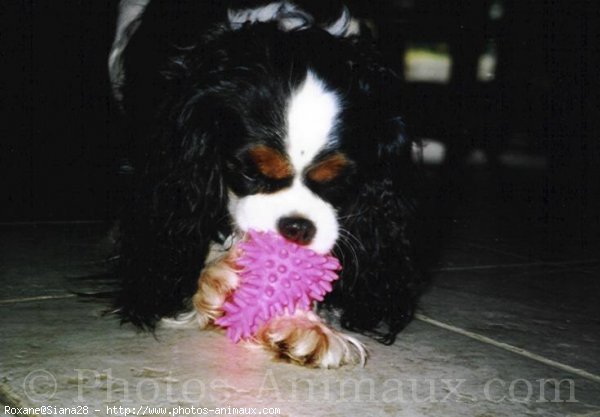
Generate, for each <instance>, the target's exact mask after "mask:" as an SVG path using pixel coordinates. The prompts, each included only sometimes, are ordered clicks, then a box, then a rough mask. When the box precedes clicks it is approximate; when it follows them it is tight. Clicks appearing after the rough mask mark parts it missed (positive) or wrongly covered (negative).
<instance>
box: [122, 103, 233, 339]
mask: <svg viewBox="0 0 600 417" xmlns="http://www.w3.org/2000/svg"><path fill="white" fill-rule="evenodd" d="M203 102H204V100H203V99H191V100H189V101H188V102H187V103H184V104H179V103H171V104H173V106H170V107H169V108H170V109H173V110H172V111H170V114H168V115H165V116H164V118H163V119H162V120H161V122H160V125H159V126H157V131H158V133H157V134H156V135H155V136H154V137H152V138H149V140H148V143H147V151H146V152H145V156H144V157H142V158H138V165H139V166H138V167H137V171H138V173H137V178H136V184H135V186H134V191H133V195H132V197H131V201H130V204H129V205H128V207H127V209H126V210H125V212H124V215H123V216H122V220H121V225H120V228H121V251H120V252H121V254H120V256H121V259H120V270H119V274H120V276H121V291H120V293H119V295H118V298H117V300H116V304H117V308H118V310H119V312H120V314H121V317H122V318H123V320H124V321H130V322H133V323H134V324H136V325H138V326H140V327H149V328H153V327H154V325H155V323H156V321H157V320H158V319H160V318H161V317H164V316H172V315H174V314H176V313H178V312H181V311H182V310H184V309H185V308H186V305H185V300H186V299H189V297H191V296H192V295H193V294H194V292H195V291H196V286H197V280H198V276H199V273H200V271H201V270H202V267H203V263H204V259H205V257H206V254H207V251H208V248H209V245H210V242H211V241H218V240H219V239H220V238H222V236H223V235H226V234H227V233H228V231H227V228H228V227H229V226H228V224H227V214H226V204H227V195H226V190H225V187H224V184H223V182H222V172H221V166H222V164H221V155H219V151H218V146H217V141H218V137H217V134H216V132H217V131H218V127H219V126H218V125H217V124H218V119H217V118H216V117H215V115H214V114H213V113H212V112H210V111H209V109H210V108H212V107H211V106H209V105H208V104H207V105H203Z"/></svg>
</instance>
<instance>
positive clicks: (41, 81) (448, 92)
mask: <svg viewBox="0 0 600 417" xmlns="http://www.w3.org/2000/svg"><path fill="white" fill-rule="evenodd" d="M496 3H497V4H500V6H501V8H502V10H503V13H502V17H501V18H499V19H495V20H494V19H491V18H490V14H489V10H490V7H492V6H493V5H494V4H496ZM597 3H598V2H596V1H593V0H590V1H577V0H572V1H549V0H543V1H542V0H503V1H502V0H499V1H495V2H494V1H488V0H477V1H476V0H468V1H447V0H437V1H434V0H399V1H388V2H376V1H372V2H367V3H364V4H363V5H362V6H361V5H359V7H357V8H356V12H357V13H358V14H362V15H364V16H368V17H370V18H372V20H373V21H374V22H375V23H376V27H377V31H378V35H379V37H378V39H379V42H380V44H381V48H382V49H383V51H384V52H385V55H386V56H387V57H388V59H389V60H390V61H391V62H393V63H394V64H395V65H396V66H397V67H398V71H399V73H400V74H402V72H403V71H402V66H403V58H402V57H403V54H404V52H405V51H406V49H407V47H408V45H410V44H411V43H414V42H442V43H444V44H446V45H447V46H448V48H449V54H450V55H451V56H452V60H453V67H452V76H451V79H450V81H449V82H448V83H446V84H439V83H409V82H407V83H406V85H405V90H404V93H403V98H402V99H403V109H402V110H403V113H404V114H405V117H406V120H407V125H408V128H409V131H410V133H411V135H412V136H413V137H415V138H419V137H423V136H426V137H430V138H437V139H439V140H441V141H442V142H444V143H446V144H447V145H448V152H449V153H448V158H447V161H446V164H445V165H444V166H443V167H441V168H440V170H438V171H437V173H438V174H440V173H441V175H439V176H438V177H437V178H438V179H439V180H441V181H442V182H440V183H438V185H437V186H436V187H433V189H434V190H435V192H436V193H442V194H443V193H447V194H449V193H452V194H455V193H457V194H458V195H462V194H461V193H462V192H463V191H464V190H463V188H464V187H466V185H465V184H466V182H465V178H469V177H470V176H472V172H471V171H469V169H470V168H468V167H466V166H465V164H464V158H465V156H466V155H467V154H468V153H469V151H470V150H471V149H473V148H482V149H485V150H486V152H487V153H488V156H489V158H488V164H487V165H486V167H485V168H483V169H484V170H485V171H486V175H487V177H488V178H492V181H491V182H488V183H487V184H488V185H487V186H488V187H498V188H499V189H501V191H502V193H503V194H502V193H501V196H502V195H503V196H504V197H501V198H504V199H509V200H510V199H512V200H513V201H514V200H519V201H526V200H527V201H528V200H532V199H533V200H535V204H536V208H537V210H539V216H540V218H543V219H545V220H544V221H546V222H548V223H549V224H550V223H552V222H553V221H555V222H560V221H563V220H564V219H565V218H570V219H577V222H578V225H579V226H578V227H579V228H580V229H581V231H582V233H583V234H588V235H589V234H590V233H595V232H594V230H596V229H595V226H596V225H597V224H598V214H597V213H598V196H599V195H600V185H599V184H600V168H599V165H600V157H599V155H600V151H599V149H600V145H599V139H598V138H599V132H600V127H599V126H600V110H599V109H600V105H599V96H600V94H599V93H600V85H599V79H600V77H598V73H597V72H598V67H599V64H600V62H599V56H600V51H599V45H600V35H599V29H598V27H599V26H600V25H598V23H597V22H600V7H599V6H598V4H597ZM116 5H117V1H115V0H110V1H90V0H80V1H75V0H68V1H61V0H30V1H5V2H2V5H0V10H1V13H2V31H1V35H0V42H1V45H0V56H1V62H2V64H1V65H2V76H1V81H0V83H1V84H0V90H1V94H0V100H1V107H0V114H1V115H2V124H1V140H0V195H1V196H2V197H1V201H0V203H1V204H0V221H20V220H74V219H86V220H88V219H98V220H108V219H112V218H114V217H115V215H116V213H117V211H118V206H119V199H120V197H118V196H119V195H120V193H119V192H117V190H119V189H120V184H121V183H122V178H121V177H120V176H119V174H118V167H119V164H120V161H122V159H123V158H124V157H126V154H125V151H124V148H125V147H124V146H123V143H124V141H126V138H123V137H121V136H120V135H119V132H120V129H119V128H118V118H117V117H116V113H117V112H116V107H115V106H114V103H112V102H111V100H110V96H109V90H110V89H109V85H108V78H107V70H106V67H107V65H106V61H107V54H108V50H109V46H110V43H111V41H112V36H113V32H114V22H115V18H116ZM487 40H492V41H493V42H494V44H495V46H496V51H497V59H498V64H497V70H496V77H495V79H494V80H493V81H492V82H487V83H482V82H479V81H477V80H476V74H475V72H476V70H475V68H476V62H477V58H478V56H479V55H480V53H481V52H482V50H483V48H484V47H485V42H486V41H487ZM515 138H518V140H516V139H515ZM511 148H518V149H517V150H518V151H519V152H524V153H526V154H528V155H538V156H542V157H545V158H546V160H547V165H546V168H545V169H544V170H542V172H537V171H536V173H535V174H531V173H530V172H529V171H527V170H526V169H525V170H521V171H519V170H517V171H515V170H514V169H512V170H511V169H509V168H506V167H502V166H501V165H500V164H497V163H496V162H497V161H496V157H497V156H498V155H500V154H501V153H502V152H503V151H506V150H507V149H511ZM478 169H482V168H478ZM531 175H533V176H535V180H534V181H533V182H531V181H528V180H527V178H528V177H530V176H531ZM524 183H527V184H529V185H527V187H525V188H523V187H522V184H524ZM532 184H533V185H532ZM532 189H533V191H532ZM553 219H554V220H553Z"/></svg>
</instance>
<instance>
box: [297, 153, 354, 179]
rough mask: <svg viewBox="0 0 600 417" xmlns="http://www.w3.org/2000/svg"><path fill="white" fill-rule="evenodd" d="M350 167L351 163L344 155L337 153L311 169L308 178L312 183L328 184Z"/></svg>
mask: <svg viewBox="0 0 600 417" xmlns="http://www.w3.org/2000/svg"><path fill="white" fill-rule="evenodd" d="M348 165H350V161H349V160H348V158H347V157H346V155H344V154H343V153H340V152H338V153H335V154H333V155H331V156H328V157H327V158H325V159H324V160H322V161H319V162H317V163H316V164H315V165H314V166H313V167H311V168H310V169H309V171H308V173H307V174H306V176H307V177H308V178H309V179H311V180H312V181H316V182H327V181H331V180H333V179H334V178H336V177H337V176H339V175H340V174H341V173H342V171H344V169H345V168H346V167H347V166H348Z"/></svg>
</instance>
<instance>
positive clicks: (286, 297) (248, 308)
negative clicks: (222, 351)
mask: <svg viewBox="0 0 600 417" xmlns="http://www.w3.org/2000/svg"><path fill="white" fill-rule="evenodd" d="M238 248H239V250H240V257H239V258H238V259H237V261H236V263H237V265H238V266H239V267H240V268H242V271H241V272H240V274H239V275H240V279H241V283H240V286H239V287H238V288H237V289H236V290H235V292H234V293H233V294H232V296H230V298H229V300H227V301H226V302H225V303H224V304H223V311H224V315H223V316H222V317H220V318H218V319H217V320H215V323H216V324H217V325H219V326H221V327H225V328H227V336H228V337H229V338H230V339H231V340H232V341H234V342H238V341H239V340H240V339H246V338H249V337H251V336H252V335H254V334H256V332H257V331H258V329H259V328H260V326H261V325H262V324H264V323H265V322H266V321H268V320H269V319H270V318H272V317H274V316H276V315H284V314H290V315H291V314H294V312H295V311H296V309H304V310H308V309H309V308H310V307H311V304H312V302H313V301H314V300H317V301H323V297H324V296H325V294H327V293H328V292H330V291H331V289H332V282H333V281H335V280H336V279H338V275H337V273H336V272H335V271H338V270H340V269H341V268H340V263H339V261H338V260H337V259H336V258H334V257H333V256H330V255H320V254H317V253H316V252H314V251H313V250H310V249H307V248H303V247H301V246H299V245H297V244H296V243H293V242H288V241H287V240H285V239H284V238H283V237H281V236H279V235H278V234H276V233H273V232H258V231H255V230H250V231H249V232H248V238H247V239H246V240H245V241H243V242H241V243H239V244H238Z"/></svg>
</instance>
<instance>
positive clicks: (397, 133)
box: [331, 66, 422, 344]
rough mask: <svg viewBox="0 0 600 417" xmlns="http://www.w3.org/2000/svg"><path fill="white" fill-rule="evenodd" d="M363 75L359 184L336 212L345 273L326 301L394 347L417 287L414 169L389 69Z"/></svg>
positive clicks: (346, 322)
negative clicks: (393, 344)
mask: <svg viewBox="0 0 600 417" xmlns="http://www.w3.org/2000/svg"><path fill="white" fill-rule="evenodd" d="M373 71H375V72H373ZM365 73H366V75H368V76H367V77H362V78H361V79H360V88H361V89H362V105H359V106H358V109H357V110H356V114H355V115H353V117H354V118H355V119H354V120H358V118H361V119H362V121H363V122H362V123H360V127H358V128H356V130H355V131H354V132H353V135H354V136H355V137H354V139H353V142H354V143H358V145H357V148H356V150H355V159H356V160H357V162H358V163H357V164H356V168H357V171H356V175H357V178H356V182H355V183H356V184H357V188H358V189H357V190H356V194H355V195H354V196H352V197H351V201H350V204H348V205H347V206H346V207H345V208H343V209H342V210H341V211H340V216H339V218H340V219H341V220H340V221H341V225H340V226H341V228H342V232H341V236H342V238H341V239H342V241H345V242H341V243H340V245H339V246H338V248H337V250H338V251H339V252H341V253H339V255H340V257H341V259H342V263H343V270H342V277H341V279H340V280H339V281H338V285H337V288H336V290H335V292H334V293H333V294H332V297H331V300H332V302H333V304H335V305H337V306H341V307H342V309H343V315H342V325H343V326H344V327H346V328H349V329H351V330H358V331H362V332H365V333H367V334H371V335H374V336H375V337H376V338H377V339H378V340H379V341H381V342H383V343H386V344H391V343H393V342H394V340H395V337H396V335H397V334H398V332H400V330H402V328H403V327H404V326H405V325H406V324H407V323H408V322H409V321H410V320H411V318H412V317H413V314H414V309H415V303H416V299H417V297H418V295H419V293H420V291H421V281H422V278H421V275H420V273H419V271H418V270H417V268H416V266H415V261H414V253H413V247H412V244H411V233H412V230H411V227H412V224H413V219H414V217H415V213H416V209H417V208H416V203H415V196H416V191H417V187H418V184H419V179H418V178H419V174H418V172H417V169H416V167H415V166H414V164H413V162H412V158H411V143H410V142H409V141H408V140H407V138H406V134H405V131H404V125H403V123H402V120H401V118H400V117H399V116H397V110H396V109H397V107H396V106H397V103H396V101H395V100H396V97H395V96H394V94H393V93H390V92H389V91H386V88H387V89H388V90H390V91H392V92H393V83H389V82H388V80H386V78H387V77H391V79H390V80H391V81H394V78H395V77H394V74H393V72H388V71H387V70H385V69H384V68H383V67H379V66H376V67H374V70H371V69H368V68H365ZM382 76H383V77H382ZM348 246H352V248H349V247H348Z"/></svg>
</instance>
